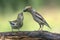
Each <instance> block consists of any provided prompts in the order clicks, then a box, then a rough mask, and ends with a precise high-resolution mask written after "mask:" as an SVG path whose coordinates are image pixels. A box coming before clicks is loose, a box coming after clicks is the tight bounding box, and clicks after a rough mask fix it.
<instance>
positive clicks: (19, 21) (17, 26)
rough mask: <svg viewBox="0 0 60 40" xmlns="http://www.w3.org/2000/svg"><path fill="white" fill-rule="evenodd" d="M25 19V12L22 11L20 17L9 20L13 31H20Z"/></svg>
mask: <svg viewBox="0 0 60 40" xmlns="http://www.w3.org/2000/svg"><path fill="white" fill-rule="evenodd" d="M23 19H24V16H23V12H21V13H19V14H18V17H17V19H16V20H13V21H9V23H10V25H11V28H12V31H13V29H18V31H19V29H20V28H21V27H22V26H23Z"/></svg>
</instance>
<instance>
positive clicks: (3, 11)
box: [0, 0, 60, 33]
mask: <svg viewBox="0 0 60 40" xmlns="http://www.w3.org/2000/svg"><path fill="white" fill-rule="evenodd" d="M27 5H30V6H32V7H33V8H34V9H35V10H36V11H37V12H39V13H40V14H41V15H42V16H43V17H44V18H45V20H46V21H47V22H48V24H49V25H50V26H51V28H52V29H49V28H48V27H46V26H44V28H43V30H47V31H50V32H55V33H60V0H0V32H9V31H12V30H11V26H10V24H9V21H11V20H15V19H16V18H17V15H18V13H20V12H21V11H22V10H23V9H24V7H26V6H27ZM38 29H39V25H38V23H37V22H35V21H34V20H33V18H32V16H31V14H30V13H28V12H25V13H24V25H23V27H22V28H21V29H20V31H37V30H38ZM14 31H17V30H14Z"/></svg>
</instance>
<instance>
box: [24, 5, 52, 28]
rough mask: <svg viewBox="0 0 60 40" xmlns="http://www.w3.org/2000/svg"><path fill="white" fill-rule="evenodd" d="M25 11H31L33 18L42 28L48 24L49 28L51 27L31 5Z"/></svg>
mask: <svg viewBox="0 0 60 40" xmlns="http://www.w3.org/2000/svg"><path fill="white" fill-rule="evenodd" d="M23 11H24V12H30V13H31V15H32V16H33V19H34V20H35V21H36V22H37V23H38V24H39V25H40V27H41V28H42V27H43V26H44V25H46V26H48V27H49V28H51V27H50V26H49V25H48V23H47V22H46V20H45V19H44V18H43V17H42V16H41V15H40V14H39V13H38V12H36V11H35V10H34V9H33V8H32V7H31V6H27V7H25V9H24V10H23ZM39 29H40V28H39Z"/></svg>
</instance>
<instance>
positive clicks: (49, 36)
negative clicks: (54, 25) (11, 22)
mask: <svg viewBox="0 0 60 40" xmlns="http://www.w3.org/2000/svg"><path fill="white" fill-rule="evenodd" d="M3 35H4V36H19V37H22V36H27V37H30V38H42V39H46V40H60V34H57V33H51V32H48V31H20V32H3V33H0V36H3Z"/></svg>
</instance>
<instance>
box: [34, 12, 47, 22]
mask: <svg viewBox="0 0 60 40" xmlns="http://www.w3.org/2000/svg"><path fill="white" fill-rule="evenodd" d="M35 16H36V17H37V18H39V19H40V20H41V21H43V22H46V21H45V19H44V18H43V17H42V16H41V15H40V14H39V13H37V12H36V13H35Z"/></svg>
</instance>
